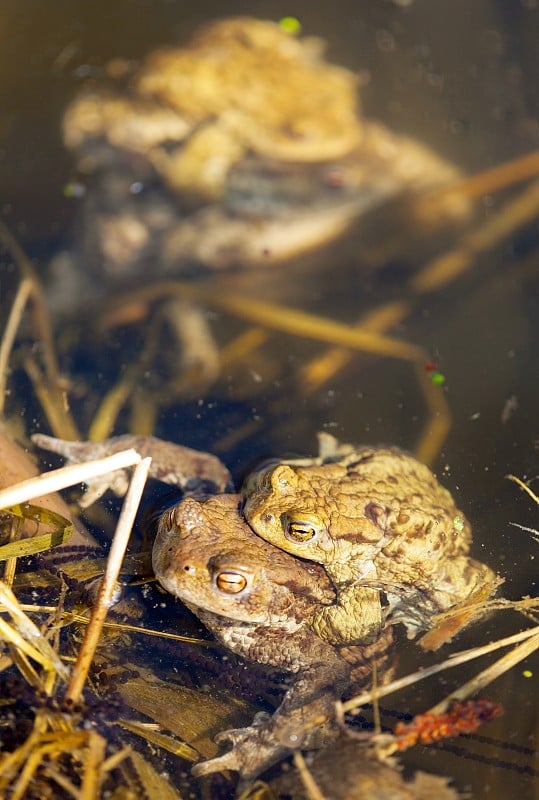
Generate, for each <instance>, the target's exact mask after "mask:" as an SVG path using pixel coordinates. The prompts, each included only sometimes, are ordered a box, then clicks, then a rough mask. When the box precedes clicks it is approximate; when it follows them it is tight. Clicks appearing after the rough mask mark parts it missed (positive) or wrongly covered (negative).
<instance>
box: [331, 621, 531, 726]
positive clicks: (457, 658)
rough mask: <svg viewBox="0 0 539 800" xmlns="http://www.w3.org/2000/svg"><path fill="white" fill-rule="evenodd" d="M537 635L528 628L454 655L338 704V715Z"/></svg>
mask: <svg viewBox="0 0 539 800" xmlns="http://www.w3.org/2000/svg"><path fill="white" fill-rule="evenodd" d="M537 635H539V626H537V627H534V628H529V629H528V630H525V631H521V632H520V633H515V634H513V635H512V636H506V637H505V638H503V639H498V640H497V641H495V642H491V643H490V644H487V645H482V646H481V647H474V648H472V649H471V650H465V651H463V652H460V653H455V654H454V655H452V656H450V657H449V658H447V659H446V660H445V661H442V662H441V663H439V664H434V665H433V666H431V667H425V668H424V669H420V670H418V671H417V672H413V673H411V674H410V675H404V676H403V677H402V678H398V679H397V680H396V681H391V683H387V684H386V685H385V686H379V687H377V688H376V690H375V691H372V690H369V691H368V692H363V693H362V694H360V695H357V696H356V697H352V698H351V699H350V700H347V701H346V702H345V703H342V702H338V703H337V706H338V709H339V713H340V714H341V715H342V714H343V713H346V712H348V711H353V710H354V709H356V708H360V707H361V706H363V705H365V704H366V703H372V702H373V698H374V697H375V696H376V697H377V698H378V699H379V698H381V697H387V695H390V694H393V693H394V692H397V691H399V690H400V689H405V688H406V687H407V686H411V685H413V684H414V683H418V682H419V681H422V680H425V678H430V677H431V675H436V673H438V672H443V671H444V670H446V669H451V668H452V667H457V666H459V664H465V663H466V662H468V661H473V660H474V659H476V658H479V657H480V656H483V655H487V654H488V653H492V652H493V651H495V650H499V649H500V648H501V647H507V646H509V645H512V644H516V643H517V642H521V641H523V640H528V639H531V638H533V637H534V636H537Z"/></svg>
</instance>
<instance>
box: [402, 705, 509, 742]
mask: <svg viewBox="0 0 539 800" xmlns="http://www.w3.org/2000/svg"><path fill="white" fill-rule="evenodd" d="M501 714H503V709H502V707H501V706H500V705H498V704H497V703H495V702H494V701H493V700H487V699H479V700H464V701H463V702H461V703H455V705H454V706H452V708H451V709H450V711H448V712H447V713H446V714H431V713H427V714H418V715H417V716H415V717H414V718H413V720H412V721H411V722H410V723H406V722H399V723H397V725H396V726H395V730H394V731H393V732H394V734H395V736H396V737H397V738H398V740H399V741H398V749H399V750H407V749H408V748H409V747H413V746H414V745H415V744H418V743H419V744H432V743H433V742H436V741H438V740H439V739H445V738H448V737H450V736H458V735H459V734H461V733H474V732H475V731H476V730H477V728H478V727H479V726H480V725H482V724H483V723H484V722H490V720H492V719H495V718H496V717H499V716H501Z"/></svg>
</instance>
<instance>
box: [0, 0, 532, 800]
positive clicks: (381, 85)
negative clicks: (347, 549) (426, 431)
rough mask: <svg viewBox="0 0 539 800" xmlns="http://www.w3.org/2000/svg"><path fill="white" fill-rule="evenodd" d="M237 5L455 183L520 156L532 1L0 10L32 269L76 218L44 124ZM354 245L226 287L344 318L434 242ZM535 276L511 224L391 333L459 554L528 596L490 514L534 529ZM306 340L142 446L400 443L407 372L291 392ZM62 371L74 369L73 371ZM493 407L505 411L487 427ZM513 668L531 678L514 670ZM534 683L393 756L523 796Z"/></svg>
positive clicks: (7, 160)
mask: <svg viewBox="0 0 539 800" xmlns="http://www.w3.org/2000/svg"><path fill="white" fill-rule="evenodd" d="M238 13H242V14H243V13H249V14H250V15H254V16H260V17H263V18H266V17H267V18H272V19H275V18H279V17H280V16H282V15H284V14H289V13H294V14H295V15H297V16H298V17H299V18H300V19H301V21H302V23H303V27H304V31H305V32H306V33H309V34H314V35H322V36H324V37H325V38H327V40H328V45H329V54H330V58H331V60H333V61H336V62H339V63H343V64H345V65H346V66H348V67H350V68H352V69H354V70H358V71H361V72H364V73H365V76H366V77H367V78H368V82H367V85H366V86H365V88H364V90H363V104H364V108H365V110H366V112H367V113H368V114H369V115H370V116H372V117H376V118H379V119H380V120H382V121H384V122H385V123H386V124H387V125H388V126H389V127H391V128H393V129H395V130H397V131H400V132H406V133H408V134H410V135H412V136H416V137H418V138H420V139H422V140H424V141H425V142H428V143H429V144H430V145H432V146H433V147H434V148H435V149H437V150H438V151H440V152H442V153H443V154H444V155H445V156H446V157H448V158H449V159H452V160H455V161H456V162H457V163H459V164H461V165H462V167H463V168H464V169H465V170H466V171H467V172H478V171H480V170H482V169H486V168H488V167H490V166H492V165H495V164H497V163H500V162H502V161H504V160H508V159H510V158H513V157H516V156H518V155H520V154H522V153H525V152H528V151H531V150H532V149H533V148H534V147H537V141H538V140H537V120H536V119H534V116H533V115H534V112H536V110H537V106H538V95H537V92H538V89H537V75H538V74H539V56H538V51H537V47H536V43H537V41H538V40H539V25H538V20H539V6H538V4H537V3H536V2H534V1H533V0H527V1H526V2H525V1H524V0H522V2H517V1H516V0H515V1H514V2H504V1H503V0H499V2H495V1H494V0H490V2H489V1H488V0H478V1H477V2H475V3H473V4H470V3H469V2H464V0H452V1H451V2H450V0H439V2H437V3H431V2H428V0H424V1H423V2H411V3H409V4H408V3H404V2H394V3H392V2H389V0H388V1H387V2H381V1H380V2H378V3H371V2H363V1H362V2H357V0H356V2H354V3H351V2H343V1H342V0H341V2H338V3H332V4H312V3H307V2H296V4H295V5H294V7H293V8H291V7H290V6H289V5H287V4H285V3H280V2H273V3H269V2H251V3H247V4H246V3H225V4H224V5H223V4H222V3H221V4H216V3H211V2H199V3H197V4H196V7H193V5H192V4H191V5H190V6H189V7H187V5H186V4H183V3H181V2H173V1H169V2H165V1H164V0H163V1H161V2H159V1H158V0H146V1H144V0H129V1H127V0H126V1H125V2H124V1H123V0H121V1H120V0H117V2H115V3H113V4H111V3H110V2H97V1H96V2H93V3H92V4H86V5H85V6H84V7H83V5H82V4H77V3H72V2H64V1H63V0H53V2H46V3H40V2H31V1H30V0H17V2H14V1H13V2H12V0H4V3H3V20H2V22H1V23H0V42H1V47H0V81H1V83H2V84H3V89H2V96H3V97H4V98H5V99H4V101H3V111H4V113H3V115H2V120H1V122H0V170H1V173H2V179H1V183H2V186H1V189H0V192H1V198H2V206H1V211H2V214H3V216H4V218H5V220H6V222H7V224H8V225H10V227H11V228H12V229H13V231H14V232H15V233H16V234H17V235H18V236H19V239H20V241H21V243H22V244H23V245H24V246H25V248H26V249H27V251H28V252H29V253H30V254H31V255H32V256H34V257H35V258H37V259H38V260H39V262H40V263H42V264H43V263H45V262H46V260H47V259H48V258H49V257H50V256H51V255H52V254H53V252H54V251H55V250H57V249H58V248H60V247H64V246H66V245H67V243H68V242H69V238H70V235H71V231H72V229H73V228H72V226H73V223H74V218H75V215H76V211H77V208H76V202H74V201H69V200H66V199H65V198H64V197H63V193H62V191H63V187H64V186H65V184H66V183H67V182H68V181H69V180H70V177H71V165H70V161H69V157H68V156H67V154H66V153H65V152H64V150H63V148H62V144H61V140H60V133H59V123H60V118H61V114H62V111H63V109H64V107H65V106H66V104H67V103H68V101H69V100H70V98H71V97H72V96H73V95H74V94H75V93H76V92H77V90H78V88H79V86H80V85H81V83H82V82H83V81H84V80H87V79H88V76H90V77H91V76H92V75H95V76H96V77H99V75H100V72H101V68H102V65H103V64H104V63H105V62H106V61H107V60H108V59H109V58H111V57H113V56H124V57H127V58H135V59H136V58H140V57H141V56H142V55H144V54H145V53H146V52H147V51H148V50H150V49H152V48H153V47H154V46H156V45H159V44H162V43H175V42H179V41H184V40H185V39H186V38H187V37H188V35H189V34H190V32H191V31H192V30H193V28H194V27H195V26H196V25H198V24H200V23H201V22H204V21H206V20H209V19H212V18H213V17H214V16H215V15H220V16H225V15H226V16H228V15H231V14H238ZM510 196H512V194H511V193H510V194H508V195H504V196H503V197H500V196H499V197H488V198H483V199H482V200H481V203H482V206H481V208H482V211H481V215H480V217H481V218H482V219H486V218H487V216H488V215H492V214H495V213H498V212H499V211H500V209H501V208H502V207H503V205H504V203H505V202H506V201H507V200H508V199H509V197H510ZM383 225H384V220H383V219H382V220H381V221H380V222H376V221H375V222H374V223H373V228H374V234H373V235H374V239H375V240H376V238H377V237H378V241H384V239H385V235H384V233H382V234H381V233H380V229H383ZM362 236H363V231H362V230H361V229H360V228H359V227H358V229H357V230H355V231H354V232H353V233H352V234H351V235H350V236H349V237H347V239H346V243H345V244H342V245H337V246H335V247H333V248H331V249H329V250H327V251H326V252H325V253H324V254H323V257H317V258H316V259H314V261H315V262H316V263H315V265H314V266H313V267H312V269H311V270H309V269H308V268H309V266H310V264H309V263H308V262H307V263H306V262H305V260H302V261H301V263H299V264H298V265H296V266H294V265H291V266H290V267H289V268H288V267H287V268H285V269H283V270H282V271H279V272H276V273H274V274H272V275H271V276H265V277H263V278H262V279H258V278H256V279H255V278H253V276H249V278H248V280H247V281H239V280H238V291H242V292H245V293H246V294H248V293H249V292H252V293H253V294H254V295H255V296H260V294H263V295H264V296H267V297H273V298H276V299H279V300H280V301H281V302H284V303H286V304H287V305H293V306H295V307H299V308H305V309H309V310H312V311H316V313H319V314H322V315H324V316H328V317H332V318H334V319H337V320H339V321H343V322H353V321H354V320H355V319H357V318H358V317H359V316H360V315H361V313H363V312H364V311H366V310H368V309H370V308H373V307H376V306H379V305H381V304H382V303H384V302H386V301H387V300H390V299H396V298H399V297H400V296H401V295H402V293H403V291H404V287H405V285H406V281H407V279H408V276H409V274H410V271H412V270H414V269H417V268H419V267H420V266H421V265H422V264H423V263H424V262H425V261H426V260H428V258H431V257H433V256H434V255H436V254H437V252H438V250H437V247H439V246H443V247H447V246H448V243H443V245H439V243H438V244H437V243H436V242H434V243H432V245H429V248H428V249H427V250H426V252H424V253H422V254H421V260H420V261H417V260H416V261H414V260H413V257H407V254H406V253H404V254H401V255H399V257H393V258H392V260H391V262H390V263H389V264H388V265H386V266H385V268H384V269H383V270H382V271H374V270H372V269H368V270H365V269H364V266H363V264H362V263H361V259H360V258H358V257H357V252H358V247H359V244H360V242H361V238H362ZM6 264H7V262H5V261H4V262H2V264H0V270H1V269H3V268H5V266H6ZM538 269H539V255H538V251H537V228H536V227H535V229H534V227H533V225H529V226H527V227H526V229H525V230H524V231H522V232H520V233H518V234H516V235H514V236H513V237H511V238H510V239H509V240H507V241H505V242H504V243H503V245H501V246H497V247H496V248H494V249H493V250H491V251H489V252H488V253H487V254H486V255H483V256H481V257H479V258H478V259H477V260H475V261H474V262H473V266H472V269H471V270H470V271H469V272H468V273H467V274H466V275H464V276H463V277H462V278H461V279H460V280H458V281H457V282H456V283H455V284H453V285H451V286H450V287H448V288H447V289H446V290H444V291H443V292H441V293H438V294H432V295H426V296H425V297H423V298H421V299H420V300H419V301H417V303H416V305H415V310H414V313H413V314H412V315H411V316H410V317H408V318H407V319H406V320H405V322H404V323H402V324H401V325H400V326H399V327H398V329H397V330H394V331H393V335H396V336H399V337H402V338H403V339H405V340H407V341H411V342H415V343H417V344H420V345H421V346H422V347H424V348H425V350H426V351H427V352H428V353H429V354H430V355H431V357H432V358H433V359H434V360H435V361H436V363H437V364H438V366H439V369H440V370H441V371H442V372H443V373H444V374H445V376H446V383H445V387H444V392H445V395H446V399H447V401H448V403H449V406H450V408H451V412H452V416H453V425H452V428H451V432H450V434H449V437H448V439H447V441H446V443H445V444H444V447H443V450H442V452H441V454H440V456H439V458H438V460H437V462H436V468H437V471H438V473H439V474H440V475H444V476H445V477H444V482H445V484H446V485H447V486H448V487H449V488H451V489H453V490H454V491H455V492H456V494H457V495H458V497H459V503H460V506H461V507H462V508H463V510H465V511H466V512H467V513H468V516H469V517H470V519H471V520H472V521H473V523H474V527H475V548H476V551H477V553H478V554H480V555H481V557H482V558H484V559H485V560H487V561H488V562H489V563H490V564H491V565H492V566H493V567H494V568H497V569H498V570H499V571H500V572H501V573H502V574H504V575H505V576H506V579H507V583H506V588H505V592H506V594H507V595H508V596H511V597H517V596H519V595H522V594H533V593H534V592H536V590H537V585H536V574H537V567H536V563H537V561H536V559H537V557H538V552H537V547H538V545H537V544H535V543H534V542H533V541H532V540H531V538H530V537H529V536H528V535H527V534H526V533H524V532H523V531H520V530H518V529H516V528H514V527H512V526H511V525H510V523H511V522H519V523H521V524H522V525H528V526H532V527H539V509H538V508H537V507H535V506H533V505H532V503H531V501H530V500H529V499H528V498H527V497H526V496H525V495H524V494H522V493H520V492H519V490H518V489H517V488H516V487H515V486H514V485H513V484H511V483H509V482H508V481H506V480H505V479H504V476H505V475H506V474H507V473H514V474H516V475H519V476H521V477H526V478H529V477H532V476H535V475H536V474H539V468H538V451H537V449H536V447H535V441H536V440H537V439H538V437H539V431H538V429H537V408H538V407H539V374H538V359H537V354H538V345H539V296H538V287H539V281H538ZM306 275H308V276H309V277H308V279H306V277H305V276H306ZM234 280H236V279H234ZM2 285H3V287H4V289H5V287H6V280H5V277H4V278H2V284H0V292H1V291H2ZM5 296H6V294H5V292H4V297H5ZM2 306H3V307H2V311H3V310H4V301H3V300H2ZM234 325H236V326H237V323H234ZM227 326H230V322H229V320H228V318H227V317H226V315H224V314H219V313H218V314H217V319H216V327H217V328H218V329H221V328H222V329H223V330H226V329H227ZM321 347H322V346H321V345H312V344H310V343H306V342H305V341H303V340H300V339H297V338H294V337H291V336H288V335H286V334H282V333H281V334H275V335H274V337H273V339H272V340H271V343H270V345H269V347H268V356H267V357H268V359H269V362H270V364H273V365H274V366H275V369H274V371H272V368H270V367H267V364H266V369H267V372H266V373H262V379H261V383H260V382H259V381H258V377H257V376H256V373H257V369H255V368H253V370H252V371H249V370H244V371H243V373H242V372H236V373H234V375H233V376H232V378H231V381H230V382H227V381H226V380H225V381H223V382H222V383H221V384H220V385H219V387H218V388H217V389H216V390H215V391H214V392H213V391H212V392H211V393H210V396H209V397H204V398H200V401H198V398H196V399H195V401H194V402H189V403H185V404H179V403H178V404H175V405H174V406H173V407H171V408H169V409H167V410H166V412H164V413H163V414H162V416H161V417H160V419H159V426H158V428H159V429H158V433H159V435H161V436H163V437H165V438H166V437H167V436H168V437H171V438H174V439H175V440H177V441H182V442H183V443H185V444H190V445H193V446H198V447H202V448H206V449H212V445H213V443H214V442H215V441H217V442H219V440H221V439H222V437H227V436H228V435H229V434H230V433H231V432H232V431H234V430H236V429H237V428H238V427H239V426H240V425H242V424H244V423H246V422H249V421H251V422H252V423H253V427H252V432H251V434H250V435H249V437H248V438H247V439H245V440H243V441H242V442H240V443H239V444H235V445H234V446H233V447H225V450H224V452H222V453H220V455H222V456H223V457H225V458H226V460H227V461H228V463H229V465H230V466H231V468H232V469H234V470H236V473H237V474H240V473H241V471H242V470H244V469H245V468H246V466H247V465H248V464H249V463H251V462H252V461H253V460H256V459H257V458H258V457H263V456H266V455H269V454H273V455H275V454H279V453H282V452H287V453H291V452H310V451H312V450H313V448H314V435H315V432H316V431H317V430H319V429H321V428H327V429H328V430H330V431H331V432H333V433H335V434H336V435H337V436H340V437H341V438H343V439H346V440H353V441H361V442H390V443H393V444H397V445H400V446H402V447H405V448H413V447H414V445H415V442H416V440H417V438H418V436H419V433H420V431H421V429H422V426H423V423H424V422H425V419H426V410H425V404H424V400H423V399H422V397H421V394H420V392H419V390H418V386H417V381H416V378H415V376H414V372H413V369H412V367H411V366H410V365H409V364H406V363H404V362H399V361H397V360H395V359H388V358H384V359H374V358H373V357H368V358H367V357H365V356H362V355H357V356H356V357H355V358H353V359H352V360H351V362H350V363H349V364H348V366H347V367H346V368H345V369H344V370H343V371H341V372H340V373H339V374H337V375H336V376H335V378H334V379H333V380H332V381H331V383H330V384H328V385H326V386H324V387H323V388H321V389H319V390H318V391H316V392H315V393H313V394H308V393H301V391H298V388H297V384H296V383H295V380H294V377H293V376H294V375H295V374H296V373H297V371H298V370H299V369H300V368H301V367H302V366H303V365H304V364H305V363H306V362H307V361H308V360H309V359H310V358H312V357H313V356H314V355H315V354H316V353H317V352H320V349H321ZM283 354H284V355H283ZM108 357H109V356H108V355H107V354H104V355H103V358H104V359H105V360H106V359H107V358H108ZM97 361H98V359H96V362H97ZM71 366H72V367H73V370H74V372H75V373H76V372H77V371H82V369H83V367H82V366H81V365H77V364H73V365H71ZM250 382H252V387H250ZM511 397H515V398H516V407H515V410H514V412H513V414H512V415H511V416H510V418H509V419H507V420H506V421H502V415H503V410H504V407H505V406H506V403H507V402H508V400H509V399H510V398H511ZM84 413H89V412H88V410H86V411H85V412H83V415H84ZM532 485H533V484H532ZM535 488H537V484H535ZM519 624H520V623H519V621H518V620H516V619H514V618H512V617H511V618H509V615H506V616H502V615H498V616H496V617H495V618H493V619H492V620H491V621H489V622H487V623H485V624H484V625H483V626H481V627H480V628H479V629H478V630H474V632H473V633H467V634H466V635H465V636H463V637H462V641H460V640H459V646H460V644H461V643H462V648H464V647H467V646H471V645H472V644H474V643H475V642H476V641H477V640H481V641H487V640H489V639H491V638H494V636H497V635H501V634H503V633H506V632H507V633H509V632H512V631H514V630H517V629H518V627H519ZM524 669H529V670H531V671H532V672H533V673H534V677H532V678H528V679H526V678H525V677H523V670H524ZM463 674H464V675H465V674H466V673H463ZM538 676H539V662H538V660H537V658H535V659H529V660H528V661H527V662H526V663H525V664H523V665H520V666H518V667H517V668H516V669H514V670H513V671H512V672H511V673H510V674H509V675H508V676H506V677H505V678H503V679H501V680H499V681H498V682H496V683H495V684H494V685H493V686H492V687H490V689H489V692H488V694H489V695H490V696H491V697H493V698H495V699H496V700H499V701H500V702H501V703H502V704H503V705H504V706H505V709H506V713H505V716H504V717H503V718H502V719H501V720H500V721H498V722H496V723H494V724H493V725H491V726H490V727H489V728H488V730H486V731H485V736H487V737H490V739H491V740H490V741H485V742H483V743H482V744H480V747H479V746H478V745H477V742H471V743H470V744H469V749H468V744H467V742H465V741H458V742H455V743H454V744H455V746H456V747H458V748H460V751H459V752H458V753H457V752H454V753H452V752H449V750H448V749H446V750H442V751H441V752H436V753H434V751H426V750H423V751H420V752H416V753H414V754H413V755H412V756H410V759H409V760H410V763H414V764H420V765H421V767H422V768H424V769H430V770H438V771H440V772H442V773H444V774H450V775H453V776H454V777H455V781H456V784H457V785H458V786H459V787H460V788H461V789H466V788H468V787H470V789H471V793H472V795H473V796H474V797H477V798H486V797H489V798H491V797H492V798H494V797H499V798H501V797H507V796H508V791H507V787H508V785H510V787H511V789H510V795H511V796H515V797H516V796H518V797H520V798H522V800H528V798H533V797H537V796H538V795H537V791H536V790H534V785H535V784H536V777H537V770H538V769H539V764H538V762H537V758H536V756H534V755H532V754H531V752H530V753H528V752H526V749H530V750H532V749H533V747H534V736H535V734H536V731H537V702H536V696H537V679H538ZM447 680H448V681H451V680H452V677H448V679H447ZM450 685H451V684H448V686H450ZM446 688H447V687H446ZM436 691H437V689H436V687H435V686H433V687H432V692H430V693H429V690H428V689H421V690H420V691H419V692H416V693H415V694H414V696H413V697H412V698H411V703H412V704H413V705H414V708H415V709H416V710H418V711H419V710H421V709H423V708H427V707H428V706H429V705H430V704H431V701H433V700H434V697H435V695H436ZM447 691H449V688H447ZM433 693H434V694H433ZM478 747H479V750H480V755H479V756H478V757H477V759H474V757H473V756H472V755H471V754H472V753H473V752H476V751H477V750H478ZM511 748H513V749H511ZM518 748H523V750H522V752H520V751H518ZM534 770H535V771H534Z"/></svg>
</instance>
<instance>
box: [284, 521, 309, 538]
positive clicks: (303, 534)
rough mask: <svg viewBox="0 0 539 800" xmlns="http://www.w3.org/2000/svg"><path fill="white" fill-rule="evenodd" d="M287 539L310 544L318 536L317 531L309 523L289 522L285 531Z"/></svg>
mask: <svg viewBox="0 0 539 800" xmlns="http://www.w3.org/2000/svg"><path fill="white" fill-rule="evenodd" d="M285 533H286V537H287V538H288V539H290V540H291V541H292V542H309V541H310V540H311V539H313V538H314V537H315V535H316V530H315V529H314V528H313V526H312V525H311V524H310V523H309V522H302V521H301V520H289V521H288V523H287V524H286V529H285Z"/></svg>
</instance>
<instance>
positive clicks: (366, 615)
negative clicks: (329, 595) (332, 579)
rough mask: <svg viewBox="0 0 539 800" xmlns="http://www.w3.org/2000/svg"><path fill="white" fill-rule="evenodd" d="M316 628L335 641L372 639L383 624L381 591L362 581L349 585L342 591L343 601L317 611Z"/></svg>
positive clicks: (324, 637)
mask: <svg viewBox="0 0 539 800" xmlns="http://www.w3.org/2000/svg"><path fill="white" fill-rule="evenodd" d="M311 626H312V628H313V630H314V631H315V632H316V633H317V634H318V636H320V637H321V638H322V639H325V640H326V641H327V642H330V643H331V644H334V645H348V644H357V643H362V644H364V643H367V642H372V641H374V640H375V639H376V637H377V636H378V634H379V632H380V629H381V627H382V609H381V605H380V593H379V591H378V590H377V589H367V588H365V587H364V586H361V585H357V584H356V585H352V586H347V587H346V588H344V589H341V591H340V592H339V602H338V603H336V604H335V605H331V606H326V607H324V608H321V609H320V610H319V611H317V612H316V613H315V614H314V616H313V619H312V622H311Z"/></svg>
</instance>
